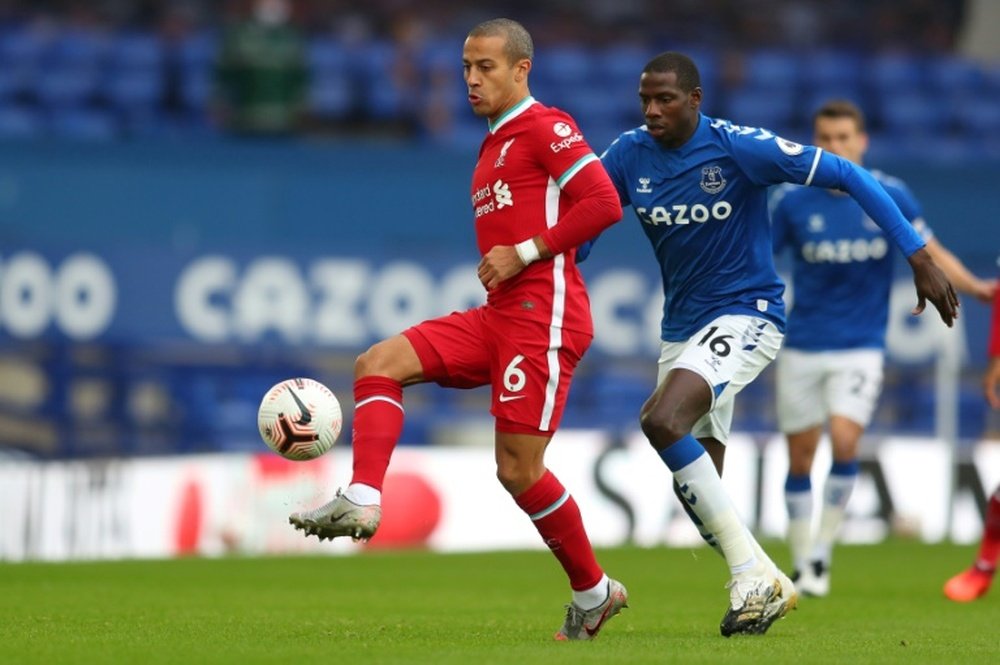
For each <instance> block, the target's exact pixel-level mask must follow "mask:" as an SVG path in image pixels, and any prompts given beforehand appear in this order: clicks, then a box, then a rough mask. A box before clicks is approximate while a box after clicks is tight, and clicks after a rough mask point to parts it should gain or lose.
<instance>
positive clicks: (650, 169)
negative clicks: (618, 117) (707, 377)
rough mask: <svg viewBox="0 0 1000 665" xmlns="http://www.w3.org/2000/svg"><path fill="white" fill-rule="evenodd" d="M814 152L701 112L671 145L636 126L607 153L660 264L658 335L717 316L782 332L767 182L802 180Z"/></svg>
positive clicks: (674, 334)
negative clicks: (752, 320)
mask: <svg viewBox="0 0 1000 665" xmlns="http://www.w3.org/2000/svg"><path fill="white" fill-rule="evenodd" d="M816 157H817V155H816V149H815V148H812V147H805V146H800V145H798V144H794V143H791V142H789V141H784V140H783V139H780V138H778V137H776V136H775V135H774V134H772V133H771V132H768V131H767V130H762V129H756V128H744V127H739V126H737V125H733V124H731V123H729V122H728V121H725V120H715V119H712V118H709V117H707V116H704V115H702V116H701V118H700V121H699V124H698V128H697V130H696V131H695V134H694V136H692V138H691V139H690V140H688V141H687V143H685V144H684V145H683V146H681V147H680V148H678V149H675V150H671V149H668V148H665V147H663V146H662V145H661V144H660V143H659V142H658V141H657V140H656V139H654V138H653V137H651V136H650V135H649V134H648V133H647V132H646V130H645V127H640V128H638V129H634V130H631V131H628V132H625V133H624V134H622V135H621V136H619V137H618V139H616V140H615V142H614V143H612V144H611V146H610V147H609V148H608V149H607V150H606V151H605V153H604V155H603V156H602V157H601V161H602V163H603V164H604V167H605V168H606V169H607V171H608V174H609V175H610V176H611V180H612V182H614V184H615V187H616V188H617V189H618V194H619V196H620V197H621V201H622V205H623V206H624V205H631V206H632V208H633V210H634V212H635V214H636V216H637V217H638V219H639V222H640V223H641V226H642V229H643V231H644V232H645V233H646V236H647V237H648V238H649V241H650V243H652V246H653V252H654V253H655V255H656V259H657V261H658V262H659V264H660V268H661V272H662V277H663V294H664V297H665V301H664V304H663V323H662V330H661V336H662V339H663V340H665V341H682V340H686V339H688V338H689V337H691V336H692V335H693V334H694V333H695V332H697V331H698V330H699V329H700V328H702V327H703V326H704V325H705V324H707V323H708V322H710V321H711V320H713V319H715V318H717V317H719V316H721V315H723V314H751V315H755V316H761V317H764V318H767V319H769V320H770V321H772V322H773V323H774V324H775V325H776V326H777V327H778V329H779V330H784V325H785V307H784V302H783V300H782V293H783V292H784V289H785V286H784V283H783V282H782V281H781V278H780V277H778V274H777V271H776V270H775V267H774V257H773V254H772V252H771V231H770V222H769V220H768V212H767V186H768V185H770V184H773V183H778V182H786V181H791V182H797V183H803V182H805V181H806V180H807V178H808V176H809V174H810V171H811V170H812V169H814V168H815V167H814V164H813V162H814V161H815V159H816Z"/></svg>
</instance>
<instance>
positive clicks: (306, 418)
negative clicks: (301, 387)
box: [288, 388, 313, 425]
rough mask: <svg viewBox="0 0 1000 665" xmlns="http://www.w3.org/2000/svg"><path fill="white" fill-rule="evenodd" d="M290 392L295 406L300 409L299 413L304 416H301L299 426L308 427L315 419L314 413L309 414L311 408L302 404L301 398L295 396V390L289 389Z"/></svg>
mask: <svg viewBox="0 0 1000 665" xmlns="http://www.w3.org/2000/svg"><path fill="white" fill-rule="evenodd" d="M288 392H290V393H291V394H292V399H293V400H295V405H296V406H297V407H299V413H300V414H302V415H301V416H299V419H298V424H299V425H308V424H309V423H311V422H312V419H313V417H312V413H310V412H309V407H307V406H306V405H305V404H303V403H302V400H300V399H299V396H298V395H296V394H295V391H294V390H292V389H291V388H289V389H288Z"/></svg>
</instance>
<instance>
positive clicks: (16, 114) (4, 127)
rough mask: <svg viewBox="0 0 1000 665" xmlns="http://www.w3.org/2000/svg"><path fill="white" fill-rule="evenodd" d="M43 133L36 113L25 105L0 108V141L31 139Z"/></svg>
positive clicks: (40, 119) (43, 127)
mask: <svg viewBox="0 0 1000 665" xmlns="http://www.w3.org/2000/svg"><path fill="white" fill-rule="evenodd" d="M44 133H45V123H44V122H43V120H42V118H41V117H40V116H39V114H38V112H37V111H36V110H35V109H33V108H31V107H29V106H25V105H9V106H8V105H3V106H0V139H33V138H38V137H40V136H42V135H43V134H44Z"/></svg>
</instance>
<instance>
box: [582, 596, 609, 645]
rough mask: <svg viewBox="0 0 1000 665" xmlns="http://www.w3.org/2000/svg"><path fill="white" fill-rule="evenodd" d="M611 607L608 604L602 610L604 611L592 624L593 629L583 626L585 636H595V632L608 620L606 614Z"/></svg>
mask: <svg viewBox="0 0 1000 665" xmlns="http://www.w3.org/2000/svg"><path fill="white" fill-rule="evenodd" d="M611 605H612V603H608V606H607V607H605V608H604V611H603V612H601V617H600V618H599V619H598V620H597V623H595V624H594V626H593V628H591V627H590V626H588V625H586V624H584V626H583V629H584V630H585V631H587V635H589V636H591V637H593V636H594V635H596V634H597V631H599V630H600V629H601V626H603V625H604V622H605V621H607V620H608V612H610V611H611Z"/></svg>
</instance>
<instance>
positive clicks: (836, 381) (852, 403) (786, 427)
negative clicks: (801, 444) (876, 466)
mask: <svg viewBox="0 0 1000 665" xmlns="http://www.w3.org/2000/svg"><path fill="white" fill-rule="evenodd" d="M883 361H884V354H883V353H882V351H881V350H880V349H853V350H849V351H799V350H797V349H785V350H784V351H782V352H781V355H780V356H779V357H778V363H777V373H776V381H777V400H778V427H780V428H781V431H782V432H786V433H789V434H794V433H796V432H802V431H805V430H807V429H811V428H813V427H816V426H817V425H822V424H823V423H824V422H826V419H827V418H828V417H829V416H831V415H836V416H843V417H844V418H848V419H850V420H853V421H854V422H856V423H858V424H859V425H861V426H863V427H867V426H868V423H870V422H871V419H872V413H873V412H874V411H875V404H876V402H877V401H878V396H879V393H880V392H881V390H882V364H883Z"/></svg>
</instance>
